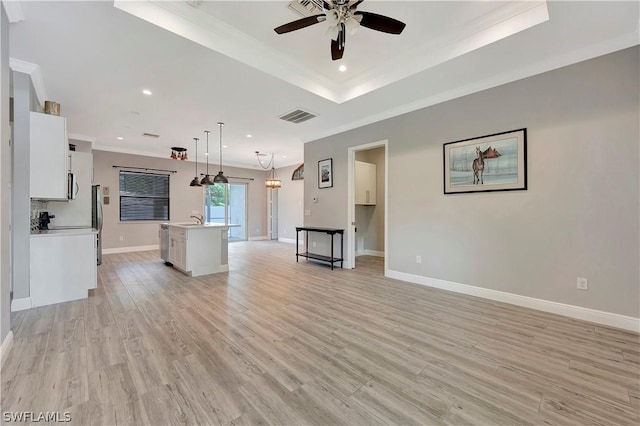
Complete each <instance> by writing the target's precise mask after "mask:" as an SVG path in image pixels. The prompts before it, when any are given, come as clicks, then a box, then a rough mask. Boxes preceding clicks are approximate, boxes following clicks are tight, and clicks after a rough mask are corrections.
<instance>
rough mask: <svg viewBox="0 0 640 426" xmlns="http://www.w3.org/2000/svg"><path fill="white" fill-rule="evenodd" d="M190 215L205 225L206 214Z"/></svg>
mask: <svg viewBox="0 0 640 426" xmlns="http://www.w3.org/2000/svg"><path fill="white" fill-rule="evenodd" d="M190 217H193V218H195V219H197V220H198V223H199V224H200V225H204V216H200V215H197V214H192V215H191V216H190Z"/></svg>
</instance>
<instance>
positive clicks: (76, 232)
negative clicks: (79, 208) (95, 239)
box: [31, 228, 98, 237]
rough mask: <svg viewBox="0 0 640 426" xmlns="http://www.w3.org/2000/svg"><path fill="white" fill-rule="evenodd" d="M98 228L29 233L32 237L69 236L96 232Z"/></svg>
mask: <svg viewBox="0 0 640 426" xmlns="http://www.w3.org/2000/svg"><path fill="white" fill-rule="evenodd" d="M97 233H98V230H97V229H94V228H80V229H49V230H45V231H38V233H37V234H31V236H32V237H59V236H71V235H89V234H94V235H95V234H97Z"/></svg>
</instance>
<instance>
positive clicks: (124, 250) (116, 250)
mask: <svg viewBox="0 0 640 426" xmlns="http://www.w3.org/2000/svg"><path fill="white" fill-rule="evenodd" d="M159 249H160V245H158V244H152V245H150V246H134V247H116V248H110V249H103V250H102V254H115V253H131V252H134V251H150V250H159Z"/></svg>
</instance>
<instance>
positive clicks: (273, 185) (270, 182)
mask: <svg viewBox="0 0 640 426" xmlns="http://www.w3.org/2000/svg"><path fill="white" fill-rule="evenodd" d="M264 185H265V186H266V187H267V188H269V189H278V188H280V187H281V186H282V181H281V180H280V179H278V177H277V176H276V162H275V160H274V159H273V154H271V171H270V172H269V176H268V177H267V180H266V181H265V182H264Z"/></svg>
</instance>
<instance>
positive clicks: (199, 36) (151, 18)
mask: <svg viewBox="0 0 640 426" xmlns="http://www.w3.org/2000/svg"><path fill="white" fill-rule="evenodd" d="M113 6H114V7H116V8H118V9H120V10H122V11H124V12H127V13H130V14H131V15H134V16H136V17H138V18H140V19H143V20H145V21H147V22H150V23H152V24H155V25H157V26H159V27H160V28H164V29H165V30H168V31H171V32H173V33H175V34H178V35H180V36H182V37H184V38H186V39H188V40H191V41H194V42H196V43H198V44H200V45H202V46H205V47H207V48H209V49H211V50H215V51H217V52H219V53H221V54H223V55H225V56H227V57H229V58H233V59H235V60H237V61H240V62H242V63H244V64H246V65H249V66H251V67H253V68H256V69H258V70H260V71H262V72H265V73H267V74H270V75H272V76H274V77H277V78H279V79H282V80H285V81H287V82H288V83H291V84H294V85H296V86H298V87H301V88H303V89H305V90H308V91H309V92H311V93H314V94H316V95H318V96H321V97H323V98H325V99H328V100H331V101H333V102H336V103H338V101H339V93H340V87H339V86H338V85H336V84H335V83H334V82H333V81H332V80H330V79H328V78H326V77H324V76H323V75H322V74H320V73H317V72H314V71H313V70H310V69H309V68H307V67H305V65H304V64H303V63H301V62H300V61H298V60H295V59H293V58H291V57H290V56H288V55H285V54H283V53H282V52H280V51H278V50H275V49H273V48H271V47H269V46H267V45H266V44H264V43H262V42H260V41H259V40H256V39H255V38H253V37H250V36H248V35H247V34H245V33H243V32H241V31H238V30H236V29H235V28H233V27H231V26H230V25H228V24H226V23H225V22H223V21H221V20H219V19H216V18H215V17H213V16H211V15H208V14H205V13H201V11H199V10H198V9H197V8H194V7H192V6H190V5H189V4H188V3H182V2H167V1H154V0H146V1H126V0H115V1H114V2H113Z"/></svg>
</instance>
